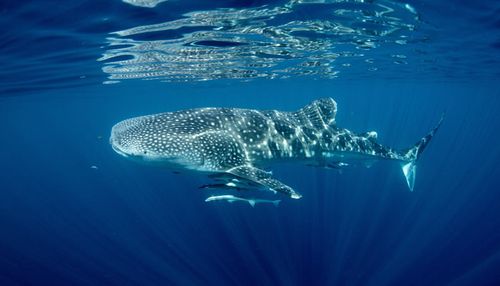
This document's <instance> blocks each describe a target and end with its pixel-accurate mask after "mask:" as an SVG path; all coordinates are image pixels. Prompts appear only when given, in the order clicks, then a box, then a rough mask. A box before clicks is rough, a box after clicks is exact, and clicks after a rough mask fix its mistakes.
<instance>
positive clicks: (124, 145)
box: [109, 119, 147, 157]
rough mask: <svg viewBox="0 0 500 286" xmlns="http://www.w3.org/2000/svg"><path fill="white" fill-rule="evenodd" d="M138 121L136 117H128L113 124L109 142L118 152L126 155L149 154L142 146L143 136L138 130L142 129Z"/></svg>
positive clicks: (139, 155)
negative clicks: (141, 136)
mask: <svg viewBox="0 0 500 286" xmlns="http://www.w3.org/2000/svg"><path fill="white" fill-rule="evenodd" d="M138 123H139V122H138V121H137V120H135V119H127V120H124V121H121V122H119V123H117V124H116V125H115V126H113V128H112V129H111V135H110V137H109V143H110V144H111V147H112V148H113V150H114V151H115V152H116V153H118V154H120V155H122V156H124V157H143V156H144V155H147V151H146V150H144V148H143V147H142V146H141V145H142V144H141V138H140V136H139V134H137V131H138V130H140V126H138V125H139V124H138Z"/></svg>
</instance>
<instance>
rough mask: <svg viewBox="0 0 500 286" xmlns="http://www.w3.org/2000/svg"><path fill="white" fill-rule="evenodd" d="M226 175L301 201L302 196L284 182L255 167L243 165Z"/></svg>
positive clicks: (228, 171)
mask: <svg viewBox="0 0 500 286" xmlns="http://www.w3.org/2000/svg"><path fill="white" fill-rule="evenodd" d="M226 173H229V174H231V175H234V176H236V177H238V178H241V179H243V180H247V181H250V182H251V183H253V184H257V185H260V186H263V187H265V188H267V189H269V190H271V191H274V192H280V193H284V194H286V195H288V196H290V197H291V198H293V199H300V198H301V197H302V195H301V194H299V193H298V192H296V191H295V190H294V189H292V188H291V187H289V186H287V185H285V184H283V183H282V182H280V181H278V180H276V179H274V178H273V177H272V174H271V173H270V172H266V171H264V170H261V169H259V168H255V167H253V166H248V165H242V166H238V167H234V168H231V169H228V170H227V171H226Z"/></svg>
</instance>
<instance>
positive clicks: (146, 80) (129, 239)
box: [0, 0, 500, 285]
mask: <svg viewBox="0 0 500 286" xmlns="http://www.w3.org/2000/svg"><path fill="white" fill-rule="evenodd" d="M305 2H309V3H305ZM311 2H315V3H311ZM320 2H326V3H320ZM435 2H436V1H410V2H407V3H406V2H404V3H403V2H397V1H365V2H363V1H360V2H356V1H291V2H288V1H263V0H262V1H194V0H190V1H183V0H175V1H174V0H172V1H166V2H163V3H159V4H158V5H156V6H155V7H154V8H148V7H139V6H134V5H131V4H127V3H125V2H122V1H118V0H111V1H86V2H79V1H67V2H64V3H63V2H58V1H23V2H22V3H20V2H18V1H3V2H2V3H1V4H0V16H1V17H0V25H1V26H2V27H3V28H2V29H1V30H0V63H1V66H2V69H1V70H0V122H2V124H1V129H0V130H1V132H0V134H1V135H0V163H1V164H0V178H1V179H0V285H500V192H499V189H500V188H499V187H498V186H499V184H500V166H499V164H498V161H499V159H500V147H499V146H500V135H499V130H500V113H499V112H498V110H499V109H500V85H498V81H499V79H500V17H499V15H500V4H499V3H498V1H480V2H478V1H476V2H474V3H472V2H468V1H438V2H439V3H435ZM152 25H153V26H152ZM319 97H332V98H334V99H335V100H336V101H337V103H338V115H337V124H338V125H339V126H341V127H344V128H348V129H349V130H353V131H356V132H364V131H370V130H376V131H377V132H378V136H379V137H378V140H379V141H380V142H381V143H383V144H385V145H389V146H393V147H397V148H404V147H407V146H410V145H412V144H413V143H414V142H416V141H417V140H418V139H419V138H421V137H422V136H423V135H424V134H426V133H427V132H428V131H429V130H430V129H431V128H432V127H433V126H434V125H435V124H436V123H437V121H438V120H439V118H440V116H441V113H442V112H445V113H446V115H445V119H444V123H443V125H442V126H441V129H440V130H439V132H438V133H437V134H436V136H435V137H434V139H433V140H432V142H431V143H430V144H429V146H428V147H427V149H426V150H425V152H424V153H423V154H422V158H421V159H420V160H419V162H418V172H417V178H416V184H415V190H414V192H409V191H408V190H407V186H406V183H405V180H404V177H403V175H402V174H401V170H400V168H399V166H398V165H397V164H394V163H390V162H380V163H377V164H375V165H373V166H372V167H371V168H349V169H345V170H342V172H339V171H336V170H328V169H321V168H314V167H310V166H304V165H301V164H294V165H284V166H281V165H277V166H274V167H273V168H272V171H273V174H274V176H275V177H276V178H279V179H280V180H281V181H283V182H285V183H286V184H288V185H290V186H292V187H293V188H294V189H296V190H298V191H299V192H301V193H302V195H303V198H301V199H300V200H284V201H282V202H281V204H280V206H279V207H274V206H273V205H257V206H255V208H252V207H250V206H249V205H248V204H243V203H240V204H238V203H237V202H235V203H233V204H229V203H227V202H212V203H205V202H204V200H205V198H206V193H204V191H203V190H200V189H198V187H199V186H200V185H202V184H204V183H205V182H206V181H205V178H203V177H202V176H199V177H198V176H193V175H188V174H173V173H172V172H170V171H169V170H165V169H162V168H155V167H152V166H145V165H141V164H136V163H134V162H132V161H129V160H125V159H124V158H122V157H121V156H119V155H118V154H116V153H115V152H114V151H113V150H112V148H111V146H110V145H109V142H108V138H109V133H110V129H111V127H112V126H113V125H114V124H115V123H117V122H118V121H120V120H123V119H126V118H130V117H133V116H139V115H144V114H152V113H158V112H165V111H174V110H179V109H185V108H194V107H204V106H224V107H242V108H256V109H278V110H289V111H292V110H296V109H298V108H300V107H302V106H304V105H305V104H307V103H309V102H310V101H312V100H314V99H317V98H319Z"/></svg>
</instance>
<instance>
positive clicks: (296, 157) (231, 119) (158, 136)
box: [110, 98, 441, 198]
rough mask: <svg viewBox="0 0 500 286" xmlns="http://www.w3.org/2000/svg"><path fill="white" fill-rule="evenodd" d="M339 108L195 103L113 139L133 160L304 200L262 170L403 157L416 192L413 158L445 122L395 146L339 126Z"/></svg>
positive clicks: (122, 130) (132, 123)
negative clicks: (275, 166) (280, 108)
mask: <svg viewBox="0 0 500 286" xmlns="http://www.w3.org/2000/svg"><path fill="white" fill-rule="evenodd" d="M336 113H337V104H336V102H335V101H334V100H333V99H331V98H323V99H319V100H316V101H313V102H312V103H310V104H309V105H307V106H305V107H303V108H301V109H300V110H298V111H295V112H283V111H277V110H269V111H259V110H252V109H239V108H199V109H190V110H183V111H175V112H167V113H160V114H155V115H148V116H141V117H136V118H131V119H127V120H124V121H122V122H119V123H118V124H116V125H115V126H114V127H113V129H112V131H111V138H110V142H111V145H112V147H113V149H114V150H115V151H116V152H118V153H119V154H121V155H123V156H126V157H129V158H132V159H135V160H140V161H146V162H152V163H159V164H162V165H166V166H168V167H171V168H176V169H190V170H195V171H200V172H208V173H210V174H211V177H212V178H214V179H215V180H217V181H218V182H219V183H218V184H214V185H208V186H205V187H206V188H219V189H224V190H228V191H234V190H249V189H262V190H266V191H271V192H273V193H281V194H286V195H288V196H290V197H292V198H300V197H301V195H300V194H299V193H298V192H296V191H295V190H293V189H292V188H291V187H289V186H287V185H285V184H283V183H281V182H280V181H278V180H276V179H275V178H273V177H272V175H271V173H270V172H266V171H264V170H262V169H261V168H262V167H264V166H269V165H270V164H272V163H276V162H286V161H293V162H305V163H306V164H309V165H317V166H323V167H333V168H340V167H344V166H347V165H352V164H354V163H358V162H372V161H374V160H381V159H387V160H395V161H399V162H401V163H402V166H403V172H404V173H405V177H406V178H407V183H408V186H409V188H410V189H411V190H412V189H413V182H414V177H415V162H416V161H417V159H418V157H419V155H420V154H421V152H422V151H423V149H424V148H425V146H426V145H427V143H428V142H429V141H430V139H431V138H432V136H433V135H434V133H435V132H436V131H437V129H438V127H439V125H440V123H441V121H440V123H439V124H438V126H436V127H435V128H434V129H433V130H432V131H431V132H430V133H429V134H428V135H427V136H425V137H424V138H422V139H421V140H420V141H419V142H417V144H415V146H413V147H411V148H408V149H406V150H402V151H397V150H394V149H392V148H390V147H386V146H383V145H381V144H379V143H377V141H376V139H377V134H376V132H373V131H372V132H366V133H361V134H356V133H354V132H351V131H349V130H347V129H344V128H340V127H338V126H337V125H336V122H335V116H336ZM405 168H406V171H405Z"/></svg>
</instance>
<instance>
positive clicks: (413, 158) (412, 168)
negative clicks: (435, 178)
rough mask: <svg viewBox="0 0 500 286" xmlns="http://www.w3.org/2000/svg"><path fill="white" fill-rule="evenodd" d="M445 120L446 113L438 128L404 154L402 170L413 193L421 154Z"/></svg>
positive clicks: (442, 116) (404, 151)
mask: <svg viewBox="0 0 500 286" xmlns="http://www.w3.org/2000/svg"><path fill="white" fill-rule="evenodd" d="M443 119H444V113H443V115H441V119H440V120H439V122H438V124H437V125H436V127H434V128H433V129H432V130H431V131H430V132H429V133H428V134H427V135H426V136H424V137H423V138H422V139H420V140H419V141H418V142H417V143H416V144H415V145H414V146H413V147H411V148H409V149H405V150H403V152H402V155H403V158H404V159H403V163H401V169H402V170H403V174H404V175H405V178H406V183H407V184H408V188H409V189H410V191H413V186H414V185H415V176H416V172H417V161H418V159H419V158H420V154H422V152H423V151H424V149H425V147H427V144H429V142H430V141H431V139H432V137H434V134H436V132H437V130H438V129H439V127H440V126H441V123H442V122H443Z"/></svg>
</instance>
